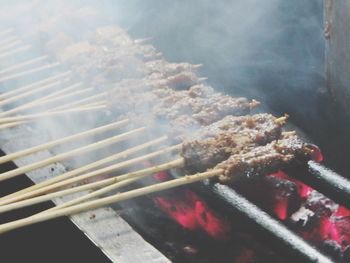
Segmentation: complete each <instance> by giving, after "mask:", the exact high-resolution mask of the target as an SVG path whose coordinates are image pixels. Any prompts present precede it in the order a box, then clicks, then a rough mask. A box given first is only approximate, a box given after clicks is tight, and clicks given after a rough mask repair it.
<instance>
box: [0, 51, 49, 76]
mask: <svg viewBox="0 0 350 263" xmlns="http://www.w3.org/2000/svg"><path fill="white" fill-rule="evenodd" d="M47 58H48V56H40V57H36V58H33V59H30V60H25V61H23V62H20V63H17V64H15V65H13V66H9V67H7V68H5V69H2V70H0V74H1V75H5V74H8V73H9V72H11V71H14V70H18V69H21V68H24V67H26V66H29V65H33V64H36V63H38V62H41V61H44V60H46V59H47Z"/></svg>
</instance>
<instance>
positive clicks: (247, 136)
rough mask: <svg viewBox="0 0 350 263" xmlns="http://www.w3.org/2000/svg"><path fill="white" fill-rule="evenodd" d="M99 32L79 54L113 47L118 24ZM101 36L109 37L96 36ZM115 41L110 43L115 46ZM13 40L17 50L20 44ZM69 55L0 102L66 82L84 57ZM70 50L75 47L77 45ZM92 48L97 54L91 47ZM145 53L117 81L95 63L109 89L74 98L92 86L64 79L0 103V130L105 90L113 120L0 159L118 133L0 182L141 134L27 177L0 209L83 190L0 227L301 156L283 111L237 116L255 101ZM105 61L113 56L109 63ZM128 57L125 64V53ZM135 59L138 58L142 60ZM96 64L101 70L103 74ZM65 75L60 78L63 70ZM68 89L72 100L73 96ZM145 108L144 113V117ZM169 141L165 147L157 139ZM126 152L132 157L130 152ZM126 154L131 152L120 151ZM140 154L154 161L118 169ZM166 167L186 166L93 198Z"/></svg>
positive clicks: (86, 107) (82, 103)
mask: <svg viewBox="0 0 350 263" xmlns="http://www.w3.org/2000/svg"><path fill="white" fill-rule="evenodd" d="M106 31H107V32H108V34H107V35H108V38H107V37H101V38H98V39H97V40H96V41H95V42H96V46H95V47H94V48H90V49H88V50H89V52H93V55H91V54H90V55H89V56H88V57H93V58H97V57H98V56H101V52H100V49H98V47H100V46H101V47H102V49H103V50H107V53H108V54H110V53H113V52H112V51H113V50H114V49H113V47H114V46H113V45H115V43H120V41H118V39H119V38H121V37H122V38H123V39H124V40H125V38H126V36H125V35H124V33H123V32H120V31H119V30H116V33H113V32H115V30H114V31H113V30H112V31H113V32H112V33H113V34H114V35H113V34H112V33H111V29H110V28H107V29H104V30H102V29H101V30H97V32H106ZM8 34H11V30H7V31H5V33H0V36H1V35H3V36H4V35H5V36H6V35H8ZM100 35H101V34H100ZM102 35H103V34H102ZM111 36H112V37H111ZM8 38H10V36H9V37H8ZM107 39H108V41H109V42H108V43H106V42H104V41H107ZM7 41H10V40H7ZM10 42H11V41H10ZM110 42H112V43H110ZM127 42H128V41H127ZM5 43H7V42H5ZM123 43H125V41H124V42H123ZM130 43H131V44H130ZM135 43H136V42H130V41H129V44H130V45H131V46H130V45H129V46H127V47H124V50H127V51H126V53H127V54H128V55H127V56H129V55H130V54H129V53H128V52H129V51H130V52H132V53H131V54H132V55H135V50H142V52H143V51H144V49H142V48H141V49H137V48H135V47H138V46H139V45H140V44H139V42H137V43H136V44H135ZM0 44H1V42H0ZM106 46H109V48H107V49H106ZM6 47H8V45H7V46H6ZM117 47H119V48H120V46H117ZM114 48H115V47H114ZM9 49H11V48H9ZM15 49H17V50H20V49H21V48H20V47H19V48H15ZM0 50H1V49H0ZM5 51H6V53H0V58H1V56H2V55H4V54H6V56H8V53H9V52H10V51H8V50H7V49H6V48H5ZM12 51H13V50H12ZM16 52H21V51H16ZM16 52H12V54H11V55H14V54H17V53H16ZM137 52H138V51H137ZM137 52H136V53H137ZM73 53H74V52H73ZM70 54H71V55H70V56H69V59H68V60H61V61H60V63H64V64H65V65H66V66H67V65H68V66H69V63H70V61H74V63H73V65H71V68H72V71H71V72H65V73H60V74H58V75H55V76H53V77H49V78H46V79H44V80H40V81H38V82H35V83H32V84H29V85H26V86H24V87H20V88H16V89H13V90H10V91H7V92H4V93H3V94H1V95H0V96H1V97H0V99H1V100H0V105H1V106H6V105H11V104H12V103H14V102H17V101H20V100H21V99H23V98H27V97H30V96H31V95H33V94H35V93H36V92H38V93H40V92H43V91H44V92H47V91H48V90H50V88H51V87H52V86H50V85H53V86H55V85H61V84H62V83H67V82H68V81H67V78H68V76H69V75H71V74H72V73H73V74H74V75H75V74H76V73H77V71H76V69H75V70H74V68H78V69H79V71H81V67H82V66H83V64H84V63H85V62H86V61H85V60H83V61H82V62H81V63H79V60H78V59H72V58H73V57H75V56H76V55H77V54H75V55H72V53H70ZM78 54H80V51H79V52H78ZM94 54H97V55H96V56H95V55H94ZM85 55H86V54H85ZM152 56H153V58H154V57H156V58H158V57H159V55H158V53H154V54H153V55H152ZM152 56H149V55H147V56H146V55H145V56H143V57H142V58H141V59H139V60H137V63H136V64H137V65H141V66H140V68H141V70H142V71H144V70H145V69H147V70H149V72H148V73H147V74H146V76H144V75H143V77H142V78H140V79H128V80H127V81H125V80H124V79H122V80H120V81H119V82H117V83H116V82H114V81H113V83H112V84H111V83H108V77H107V76H108V75H109V74H110V71H111V72H115V71H113V70H110V68H109V69H108V70H107V69H106V64H103V66H102V67H98V70H99V72H100V73H101V74H98V80H99V81H100V83H103V86H106V87H107V88H108V89H109V90H106V89H107V88H105V90H98V91H99V93H97V94H93V95H91V96H88V97H85V98H83V99H81V98H80V96H82V95H83V94H85V95H86V94H87V93H88V92H91V91H93V90H95V92H96V88H91V89H92V90H91V89H78V87H81V86H84V84H82V83H73V84H71V85H70V86H68V87H66V88H63V89H59V90H53V91H52V92H51V93H49V94H48V95H47V93H46V95H45V96H39V98H35V99H34V100H31V101H29V102H26V103H24V104H20V105H17V106H15V107H13V108H11V109H7V110H5V111H3V112H2V113H1V114H0V116H1V118H0V123H1V125H0V129H1V128H2V129H5V128H11V127H14V126H17V125H21V124H26V123H28V122H30V121H33V120H37V119H38V118H42V117H53V116H57V115H61V114H67V113H76V112H85V113H86V112H90V113H91V111H95V110H101V109H103V110H105V109H106V104H107V99H108V98H109V96H110V95H113V100H112V101H114V102H118V103H112V104H110V105H109V109H110V110H111V112H112V113H113V116H118V117H117V118H119V120H117V121H116V122H112V123H110V124H107V125H102V126H100V127H97V128H93V129H90V130H87V131H83V132H80V133H76V134H73V135H69V136H66V137H64V138H61V139H57V140H52V141H50V142H47V143H43V144H40V145H37V146H34V147H32V148H29V149H24V150H22V151H19V152H16V153H12V154H8V155H5V156H3V157H0V163H4V162H9V161H13V160H16V159H17V158H22V157H24V156H27V155H30V154H33V153H36V152H38V151H43V150H47V149H51V148H53V147H55V146H58V145H61V144H64V143H69V142H73V141H76V140H79V139H83V138H86V137H89V136H93V135H96V134H100V133H104V132H108V131H111V130H116V129H120V130H122V131H121V133H119V134H117V135H115V136H111V137H108V138H106V139H102V140H99V141H97V142H93V143H91V144H88V145H85V146H82V147H78V148H75V149H73V150H69V151H66V152H64V153H60V154H57V155H55V156H53V157H50V158H47V159H45V160H40V161H37V162H35V163H31V164H29V165H26V166H22V167H19V168H16V169H13V170H10V171H8V172H5V173H2V174H0V181H3V180H8V179H10V178H14V177H16V176H21V175H23V174H24V173H28V172H30V171H33V170H36V169H40V168H42V167H45V166H47V165H50V164H52V163H56V162H60V161H64V160H66V159H69V158H74V157H75V156H78V155H80V154H83V153H89V152H90V153H91V152H93V151H95V150H97V149H101V148H103V147H106V146H109V145H114V144H117V143H122V142H126V141H129V140H131V139H132V138H134V137H142V136H144V137H145V141H143V142H142V143H138V144H136V145H135V146H133V147H131V148H126V149H124V150H122V151H119V152H117V153H114V154H111V155H109V156H108V157H105V158H102V159H99V160H97V161H95V162H92V163H89V164H88V165H85V166H82V167H79V168H76V169H74V170H70V171H67V172H66V173H63V174H61V175H58V176H56V177H54V178H51V179H48V180H46V181H44V182H41V183H38V184H36V185H34V186H31V187H28V188H26V189H23V190H20V191H18V192H15V193H13V194H10V195H7V196H4V197H1V198H0V213H4V212H8V211H12V210H15V209H19V208H23V207H26V206H30V205H34V204H37V203H40V202H45V201H48V200H52V199H53V198H56V197H61V196H65V195H70V194H73V193H78V192H84V191H92V192H90V193H86V194H83V195H82V196H81V197H79V198H77V199H73V200H72V201H69V202H66V203H64V204H61V205H58V206H56V207H54V208H51V209H48V210H46V211H43V212H41V213H39V214H36V215H33V216H30V217H28V218H24V219H20V220H16V221H13V222H9V223H5V224H3V225H0V233H4V232H7V231H10V230H13V229H16V228H19V227H23V226H26V225H30V224H34V223H38V222H42V221H45V220H49V219H52V218H56V217H59V216H64V215H72V214H75V213H79V212H82V211H87V210H91V209H95V208H98V207H102V206H106V205H109V204H112V203H115V202H119V201H123V200H126V199H129V198H135V197H138V196H141V195H146V194H150V193H154V192H158V191H162V190H165V189H169V188H173V187H176V186H180V185H184V184H190V183H193V182H197V181H199V180H204V179H208V178H212V179H214V180H219V181H220V182H223V183H227V184H233V183H234V181H235V180H237V179H239V178H241V177H245V176H247V175H248V176H254V175H261V174H265V173H268V172H271V171H274V170H277V169H280V168H283V167H286V166H288V165H295V164H296V163H305V162H306V161H307V160H308V159H310V158H311V156H312V153H313V149H312V147H310V146H309V145H307V144H305V143H304V142H302V141H301V140H300V139H299V138H298V137H297V136H296V135H295V133H294V132H283V131H282V126H283V125H284V123H285V122H286V119H287V117H286V116H284V117H281V118H275V117H274V116H272V115H270V114H254V115H245V114H247V113H249V112H250V110H251V109H252V108H254V107H256V106H257V105H258V103H257V102H256V101H248V100H247V99H245V98H232V97H230V96H225V95H222V94H219V93H216V92H214V91H213V90H212V89H211V88H210V87H208V86H205V85H203V84H201V82H202V81H203V80H202V79H198V78H196V76H195V75H194V74H193V72H192V71H191V72H190V74H187V73H188V72H187V71H188V70H189V68H191V69H192V67H191V66H189V65H188V64H182V65H181V64H179V65H178V66H177V67H176V66H174V65H173V64H169V63H168V64H166V63H165V62H164V60H152V59H150V57H152ZM102 57H104V54H102ZM37 59H39V58H37ZM145 59H146V61H145ZM40 60H41V59H40ZM111 61H112V62H115V63H114V64H113V63H112V62H111ZM120 61H122V62H120ZM94 62H95V61H94V60H92V62H90V64H89V65H88V67H86V64H85V68H84V71H83V72H84V73H81V74H80V75H79V76H80V77H87V75H86V74H87V73H86V72H91V71H92V70H93V69H94V67H93V65H96V63H94ZM111 63H112V69H115V67H113V66H116V65H119V66H120V63H124V64H125V60H123V59H120V57H118V59H116V58H113V59H112V60H109V63H108V64H109V65H111ZM128 63H129V62H127V63H126V64H128ZM25 64H26V65H32V64H31V61H25V62H22V63H20V64H18V65H14V66H11V67H10V69H9V68H7V69H4V70H3V72H7V73H8V72H9V71H11V70H13V69H14V70H18V69H21V68H22V65H25ZM132 65H135V61H134V60H133V62H132ZM142 65H146V66H144V67H143V66H142ZM129 66H130V65H126V66H125V67H126V68H129ZM40 68H42V66H39V67H38V68H35V69H31V71H30V70H29V72H30V73H28V74H33V73H34V72H36V73H37V72H40ZM194 68H196V67H194ZM38 69H39V70H38ZM106 71H108V74H107V73H106ZM27 72H28V71H24V72H21V73H15V74H12V79H16V78H18V77H21V76H23V74H24V73H25V74H27ZM90 78H91V77H90ZM68 80H69V81H70V80H71V79H68ZM94 80H96V78H95V79H94ZM5 81H9V77H8V76H7V77H6V76H5V77H3V80H2V82H5ZM94 83H96V82H94ZM74 88H77V89H78V90H75V89H74ZM133 88H136V90H137V92H136V95H135V93H134V95H133V96H131V95H130V93H129V92H130V91H132V90H133ZM84 90H85V91H84ZM86 90H87V91H86ZM85 92H87V93H85ZM69 96H71V99H72V100H70V101H69V102H68V103H65V104H63V105H62V104H61V105H59V106H56V105H55V104H54V103H53V102H57V101H59V100H61V99H62V100H64V101H66V99H67V97H69ZM78 96H79V99H77V98H75V97H78ZM74 98H75V99H74ZM99 99H102V100H99ZM43 105H49V106H51V105H54V107H52V108H51V107H49V108H48V109H47V108H46V107H45V112H39V113H34V114H28V115H19V116H18V115H17V116H13V115H14V114H17V113H20V112H23V111H27V110H28V109H32V108H35V107H38V106H43ZM39 109H40V108H39ZM145 113H146V115H145ZM235 115H237V116H235ZM242 115H243V116H242ZM150 116H151V117H152V121H150V120H149V117H150ZM225 116H226V117H225ZM146 117H147V118H146ZM160 119H161V120H162V124H161V125H156V126H154V125H149V123H153V124H154V123H156V124H159V123H160V122H159V120H160ZM144 120H147V121H144ZM135 123H138V125H135ZM163 123H165V125H164V126H165V127H163ZM159 126H162V129H160V130H161V134H159V131H157V129H159ZM155 128H156V129H155ZM174 131H175V133H176V136H175V135H174ZM169 144H170V146H165V147H164V146H163V147H161V146H160V145H169ZM119 149H120V148H119ZM139 154H141V155H139ZM134 155H137V156H136V157H134ZM164 156H166V158H165V159H166V160H165V161H162V162H159V160H160V159H164ZM130 157H132V158H131V159H130ZM148 160H152V161H153V163H154V166H151V167H148V168H144V169H137V170H133V171H131V172H127V173H120V171H122V170H123V169H125V168H130V169H132V168H134V167H138V164H140V163H142V162H143V161H148ZM175 168H181V169H183V170H185V171H188V172H189V173H190V174H192V175H187V176H184V177H182V178H180V179H173V180H170V181H167V182H162V183H157V184H154V185H150V186H145V187H141V188H137V189H134V190H131V191H127V192H122V193H116V194H112V195H110V196H107V197H103V196H105V195H107V194H110V193H113V192H115V191H118V189H120V188H122V187H125V186H127V185H130V184H132V183H134V182H136V181H137V180H141V179H143V178H144V177H146V176H149V175H152V174H154V173H156V172H159V171H163V170H169V169H175ZM118 171H119V173H118ZM110 174H116V175H114V176H109V177H107V178H104V179H99V180H93V181H91V179H93V178H97V177H98V176H102V175H110ZM87 180H88V181H87ZM91 199H93V200H91Z"/></svg>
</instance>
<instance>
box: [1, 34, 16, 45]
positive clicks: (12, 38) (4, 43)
mask: <svg viewBox="0 0 350 263" xmlns="http://www.w3.org/2000/svg"><path fill="white" fill-rule="evenodd" d="M16 40H19V38H18V37H16V36H9V37H7V38H3V39H1V40H0V46H2V45H6V44H8V43H9V42H10V43H11V42H13V41H16Z"/></svg>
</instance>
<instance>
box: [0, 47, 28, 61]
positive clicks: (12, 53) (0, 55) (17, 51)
mask: <svg viewBox="0 0 350 263" xmlns="http://www.w3.org/2000/svg"><path fill="white" fill-rule="evenodd" d="M31 47H32V46H31V45H26V46H22V47H19V48H16V49H13V50H11V51H8V52H5V53H1V54H0V59H3V58H6V57H8V56H11V55H15V54H17V53H21V52H23V51H27V50H29V49H30V48H31Z"/></svg>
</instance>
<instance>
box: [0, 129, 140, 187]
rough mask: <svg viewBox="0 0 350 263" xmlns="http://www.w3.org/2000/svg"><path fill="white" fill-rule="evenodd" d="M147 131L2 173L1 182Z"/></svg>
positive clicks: (137, 130) (81, 148)
mask: <svg viewBox="0 0 350 263" xmlns="http://www.w3.org/2000/svg"><path fill="white" fill-rule="evenodd" d="M145 130H146V127H141V128H137V129H133V130H131V131H128V132H125V133H122V134H119V135H116V136H112V137H109V138H107V139H104V140H100V141H97V142H94V143H91V144H88V145H85V146H82V147H79V148H76V149H73V150H70V151H67V152H64V153H61V154H57V155H55V156H53V157H50V158H47V159H45V160H41V161H38V162H35V163H31V164H28V165H25V166H22V167H19V168H16V169H13V170H10V171H8V172H4V173H1V174H0V181H4V180H7V179H10V178H13V177H16V176H19V175H22V174H24V173H27V172H30V171H33V170H36V169H38V168H41V167H45V166H48V165H50V164H52V163H55V162H60V161H62V160H65V159H68V158H70V157H73V156H76V155H77V154H82V153H86V152H91V151H93V150H96V149H100V148H102V147H104V146H108V145H111V144H114V143H117V142H121V141H124V140H126V139H127V138H129V137H132V136H134V135H136V134H138V133H140V132H142V131H145Z"/></svg>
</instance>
